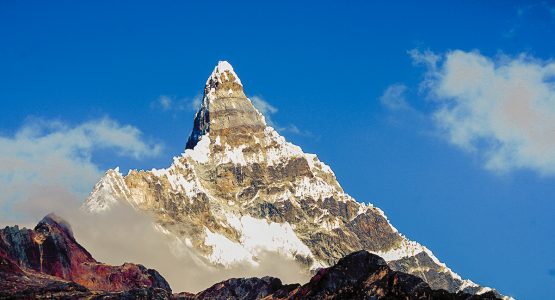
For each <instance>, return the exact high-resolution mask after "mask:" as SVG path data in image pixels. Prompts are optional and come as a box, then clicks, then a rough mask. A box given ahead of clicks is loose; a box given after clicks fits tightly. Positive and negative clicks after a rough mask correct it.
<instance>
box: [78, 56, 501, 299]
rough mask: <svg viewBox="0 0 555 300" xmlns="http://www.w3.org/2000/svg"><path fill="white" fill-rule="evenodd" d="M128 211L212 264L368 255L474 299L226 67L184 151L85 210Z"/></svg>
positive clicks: (111, 175)
mask: <svg viewBox="0 0 555 300" xmlns="http://www.w3.org/2000/svg"><path fill="white" fill-rule="evenodd" d="M117 203H125V204H129V205H131V206H132V207H134V208H135V209H137V210H143V211H148V212H149V213H152V214H153V215H154V220H153V222H154V223H155V226H156V227H157V228H158V229H159V230H160V231H161V232H162V233H164V234H167V235H171V236H173V237H175V238H176V239H178V240H180V241H182V243H183V244H184V245H186V246H187V247H189V248H190V249H192V250H194V251H196V252H197V253H200V254H201V255H202V256H204V257H205V258H206V259H207V260H208V261H209V262H210V263H212V264H214V265H217V266H220V267H222V268H226V267H229V266H232V265H234V264H238V263H244V262H247V263H250V264H252V265H257V264H258V263H259V260H260V254H261V253H262V251H270V252H275V253H279V254H280V255H283V256H286V257H290V258H294V259H296V260H297V261H298V262H300V263H301V264H303V265H304V266H306V269H307V270H312V271H314V272H315V271H316V270H318V269H319V268H325V267H328V266H331V265H333V264H335V263H337V262H338V261H339V260H340V259H341V258H342V257H344V256H345V255H347V254H350V253H352V252H355V251H359V250H367V251H369V252H371V253H374V254H377V255H379V256H381V257H383V258H384V259H385V261H386V262H387V264H388V266H389V267H390V268H391V269H393V270H396V271H402V272H406V273H408V274H412V275H415V276H417V277H419V278H421V279H423V280H424V281H425V282H426V283H427V284H428V285H429V286H430V287H431V288H433V289H444V290H447V291H450V292H453V293H456V292H459V291H464V292H468V293H473V294H480V293H485V292H487V291H489V290H490V289H489V288H483V287H480V286H478V285H477V284H475V283H473V282H472V281H469V280H463V279H462V278H461V277H460V276H458V275H457V274H456V273H454V272H452V271H451V270H450V269H449V268H448V267H447V266H446V265H445V264H443V263H441V262H440V261H439V260H438V259H437V258H436V257H435V256H434V255H433V254H432V252H431V251H430V250H428V249H427V248H426V247H424V246H422V245H420V244H419V243H417V242H414V241H410V240H408V239H407V238H406V237H404V236H403V235H401V234H400V233H399V232H398V231H397V230H396V229H395V228H394V227H393V226H392V225H391V224H390V223H389V221H388V220H387V218H386V216H385V215H384V213H383V212H382V211H381V210H380V209H379V208H377V207H373V206H372V205H367V204H364V203H361V202H357V201H356V200H355V199H353V198H352V197H351V196H349V195H348V194H347V193H345V192H344V191H343V189H342V188H341V185H340V184H339V183H338V182H337V180H336V177H335V174H334V173H333V171H332V170H331V169H330V167H329V166H327V165H326V164H324V163H323V162H321V161H320V160H319V159H318V157H317V156H316V155H314V154H308V153H304V152H303V151H302V149H301V148H300V147H298V146H295V145H293V144H291V143H289V142H287V141H286V140H285V139H284V138H283V137H282V136H281V135H280V134H279V133H278V132H276V130H274V129H273V128H272V127H270V126H268V125H267V124H266V121H265V119H264V116H263V115H262V114H261V113H260V112H259V111H257V110H256V109H255V108H254V106H253V104H252V103H251V101H250V100H249V99H248V98H247V97H246V96H245V93H244V90H243V85H242V83H241V81H240V79H239V77H238V76H237V74H236V73H235V72H234V70H233V68H232V67H231V65H229V64H228V63H227V62H219V63H218V65H217V66H216V68H215V69H214V71H213V72H212V74H211V75H210V77H209V78H208V80H207V82H206V86H205V89H204V98H203V102H202V106H201V108H200V110H199V111H198V112H197V114H196V116H195V119H194V127H193V131H192V133H191V135H190V137H189V139H188V141H187V144H186V149H185V151H184V152H183V153H182V154H181V155H179V156H176V157H174V159H173V163H172V164H171V165H170V166H169V167H168V168H166V169H152V170H150V171H143V170H131V171H129V173H128V174H127V175H125V176H124V175H123V174H121V173H120V172H119V169H118V168H116V169H114V170H109V171H107V172H106V174H105V176H104V177H103V178H102V179H101V180H100V181H99V182H98V183H97V184H96V185H95V187H94V189H93V191H92V193H91V194H90V196H89V197H88V199H87V200H86V201H85V203H84V204H83V209H84V210H87V211H89V212H91V213H102V212H103V211H106V210H110V209H111V207H113V206H114V205H115V204H117Z"/></svg>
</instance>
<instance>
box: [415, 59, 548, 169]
mask: <svg viewBox="0 0 555 300" xmlns="http://www.w3.org/2000/svg"><path fill="white" fill-rule="evenodd" d="M411 55H412V56H413V59H414V61H415V62H416V63H424V64H425V65H426V67H427V73H426V76H425V80H424V83H423V86H424V87H425V89H426V91H427V93H428V96H429V97H430V98H431V99H433V100H434V101H436V103H437V105H438V107H437V109H436V111H435V112H434V120H435V122H436V123H437V125H439V127H440V128H441V129H442V131H443V132H444V134H445V136H446V137H447V138H448V140H449V141H450V142H451V143H453V144H454V145H456V146H459V147H461V148H462V149H465V150H467V151H470V152H474V153H479V154H480V155H482V156H483V157H484V159H485V165H486V167H487V168H488V169H491V170H494V171H500V172H506V171H510V170H514V169H523V168H525V169H531V170H535V171H537V172H540V173H542V174H551V175H553V174H555V62H553V61H541V60H538V59H535V58H533V57H530V56H528V55H525V54H522V55H520V56H518V57H515V58H511V57H507V56H498V57H496V58H489V57H486V56H484V55H482V54H480V53H478V52H464V51H460V50H456V51H451V52H448V53H446V54H445V55H443V56H441V57H440V56H437V55H435V54H433V53H432V54H430V53H421V52H418V51H411Z"/></svg>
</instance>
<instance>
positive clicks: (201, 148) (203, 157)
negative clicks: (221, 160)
mask: <svg viewBox="0 0 555 300" xmlns="http://www.w3.org/2000/svg"><path fill="white" fill-rule="evenodd" d="M183 155H184V156H185V157H190V158H191V159H192V160H194V161H196V162H198V163H201V164H204V163H207V162H208V160H209V159H210V134H209V133H206V134H204V135H203V136H201V137H200V140H199V141H198V143H197V144H196V146H195V148H193V149H187V150H185V153H183Z"/></svg>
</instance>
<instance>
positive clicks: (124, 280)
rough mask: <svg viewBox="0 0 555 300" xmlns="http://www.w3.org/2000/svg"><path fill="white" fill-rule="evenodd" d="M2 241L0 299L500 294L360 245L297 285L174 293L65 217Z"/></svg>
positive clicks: (241, 283)
mask: <svg viewBox="0 0 555 300" xmlns="http://www.w3.org/2000/svg"><path fill="white" fill-rule="evenodd" d="M0 242H1V243H0V299H160V300H166V299H167V300H170V299H176V300H208V299H237V300H256V299H268V300H269V299H373V300H377V299H453V300H459V299H460V300H463V299H467V300H470V299H497V298H496V294H495V293H494V292H492V291H490V292H486V293H483V294H481V295H473V294H468V293H464V292H458V293H449V292H447V291H445V290H432V289H431V288H430V286H429V285H428V284H427V283H425V282H424V281H423V280H422V279H420V278H418V277H416V276H413V275H409V274H406V273H402V272H397V271H393V270H391V268H390V267H389V266H388V264H387V263H386V261H385V260H383V259H382V258H381V257H379V256H377V255H374V254H371V253H369V252H367V251H364V250H362V251H358V252H355V253H352V254H350V255H347V256H346V257H344V258H342V259H340V260H339V262H338V263H337V264H336V265H334V266H332V267H329V268H322V269H319V271H318V272H317V274H316V275H315V276H314V277H312V279H311V280H310V282H308V283H306V284H304V285H302V286H301V285H300V284H288V285H284V284H282V282H281V280H280V279H278V278H273V277H263V278H232V279H228V280H225V281H222V282H220V283H217V284H215V285H213V286H212V287H210V288H208V289H206V290H204V291H201V292H199V293H197V294H192V293H187V292H182V293H179V294H172V292H171V289H170V287H169V285H168V283H167V282H166V281H165V279H164V278H163V277H162V276H160V274H158V272H156V271H155V270H150V269H146V268H145V267H143V266H141V265H135V264H124V265H122V266H109V265H105V264H102V263H99V262H97V261H96V260H94V259H93V258H92V256H91V255H90V254H89V253H88V252H87V250H85V249H84V248H83V247H81V245H79V244H78V243H77V242H76V241H75V239H74V237H73V234H72V233H71V229H70V227H69V225H68V224H67V223H66V222H64V221H63V220H61V219H60V218H58V217H56V216H54V215H49V216H47V217H45V218H44V219H43V220H42V221H41V222H40V223H39V224H38V225H37V226H36V228H35V229H34V230H29V229H19V228H17V226H15V227H6V228H5V229H3V230H1V231H0ZM183 280H187V278H183Z"/></svg>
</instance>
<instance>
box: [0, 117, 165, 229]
mask: <svg viewBox="0 0 555 300" xmlns="http://www.w3.org/2000/svg"><path fill="white" fill-rule="evenodd" d="M96 150H109V151H112V152H113V153H115V154H117V155H120V156H127V157H133V158H135V159H140V158H143V157H149V156H154V155H157V154H158V153H159V152H160V150H161V146H160V145H157V144H152V143H147V142H145V141H144V140H143V138H142V135H141V132H140V131H139V130H138V129H137V128H135V127H133V126H130V125H120V124H119V123H117V122H116V121H114V120H112V119H109V118H103V119H99V120H93V121H88V122H85V123H82V124H79V125H76V126H69V125H67V124H65V123H63V122H60V121H45V120H39V119H35V120H30V121H28V122H27V123H26V124H25V125H24V126H23V127H21V128H20V129H19V130H18V131H17V132H16V133H15V134H14V135H13V136H0V191H2V196H0V208H1V210H0V216H2V218H3V219H5V220H6V219H7V218H8V217H11V218H13V219H17V220H22V218H29V217H30V218H36V217H40V216H43V215H45V214H46V213H48V212H50V211H53V210H55V209H56V208H59V207H61V206H64V205H67V204H68V203H71V201H80V200H82V198H83V197H84V196H85V195H86V194H87V193H88V192H90V190H91V188H92V186H93V184H94V183H95V182H96V181H97V180H98V178H99V177H100V176H101V175H102V171H101V170H100V169H99V168H98V167H97V166H96V165H95V164H94V163H93V162H92V160H91V158H92V155H93V152H94V151H96Z"/></svg>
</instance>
